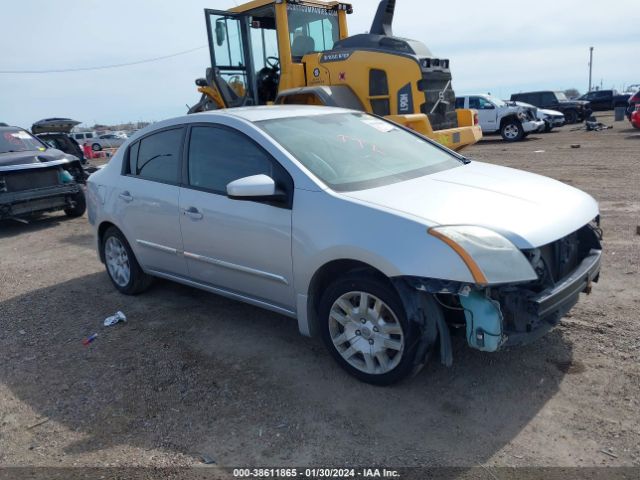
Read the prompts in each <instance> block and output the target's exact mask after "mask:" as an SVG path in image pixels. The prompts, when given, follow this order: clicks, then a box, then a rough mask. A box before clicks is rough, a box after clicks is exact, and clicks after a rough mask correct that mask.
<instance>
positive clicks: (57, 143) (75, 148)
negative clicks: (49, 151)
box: [31, 118, 87, 164]
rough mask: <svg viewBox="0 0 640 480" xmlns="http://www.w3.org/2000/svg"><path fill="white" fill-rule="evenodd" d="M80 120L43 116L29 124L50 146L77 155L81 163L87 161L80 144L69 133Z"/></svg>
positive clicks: (36, 134) (32, 131)
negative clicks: (41, 118) (43, 117)
mask: <svg viewBox="0 0 640 480" xmlns="http://www.w3.org/2000/svg"><path fill="white" fill-rule="evenodd" d="M79 124H80V122H78V121H76V120H71V119H70V118H45V119H44V120H40V121H38V122H36V123H34V124H33V125H32V126H31V133H33V134H34V135H35V136H36V137H38V138H39V139H40V140H42V141H43V142H45V143H46V144H47V145H49V146H50V147H51V148H55V149H57V150H60V151H63V152H64V153H68V154H70V155H73V156H74V157H78V159H80V162H82V163H83V164H84V163H86V162H87V159H86V158H85V156H84V152H83V151H82V148H81V147H80V144H79V143H78V142H77V141H76V139H75V138H72V137H71V136H70V135H69V133H70V132H71V129H72V128H73V127H75V126H76V125H79Z"/></svg>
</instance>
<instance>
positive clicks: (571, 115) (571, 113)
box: [564, 110, 578, 125]
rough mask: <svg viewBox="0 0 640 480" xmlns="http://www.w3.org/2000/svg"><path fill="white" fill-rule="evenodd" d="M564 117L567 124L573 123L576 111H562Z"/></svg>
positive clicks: (576, 114)
mask: <svg viewBox="0 0 640 480" xmlns="http://www.w3.org/2000/svg"><path fill="white" fill-rule="evenodd" d="M564 118H565V121H566V122H567V123H568V124H570V125H571V124H574V123H576V122H577V121H578V112H576V111H575V110H567V111H566V112H565V113H564Z"/></svg>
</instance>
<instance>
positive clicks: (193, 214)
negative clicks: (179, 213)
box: [184, 207, 202, 220]
mask: <svg viewBox="0 0 640 480" xmlns="http://www.w3.org/2000/svg"><path fill="white" fill-rule="evenodd" d="M184 214H185V215H186V216H187V217H189V218H192V219H194V220H201V219H202V213H200V211H199V210H198V209H197V208H196V207H189V208H187V209H185V210H184Z"/></svg>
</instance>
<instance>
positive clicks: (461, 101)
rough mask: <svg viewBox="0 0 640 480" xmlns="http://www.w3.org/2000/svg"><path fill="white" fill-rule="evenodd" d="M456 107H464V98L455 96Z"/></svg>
mask: <svg viewBox="0 0 640 480" xmlns="http://www.w3.org/2000/svg"><path fill="white" fill-rule="evenodd" d="M456 108H464V98H456Z"/></svg>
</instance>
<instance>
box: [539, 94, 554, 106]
mask: <svg viewBox="0 0 640 480" xmlns="http://www.w3.org/2000/svg"><path fill="white" fill-rule="evenodd" d="M555 101H556V96H555V95H554V94H553V93H551V92H544V93H543V94H542V104H543V105H551V104H553V103H555Z"/></svg>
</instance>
